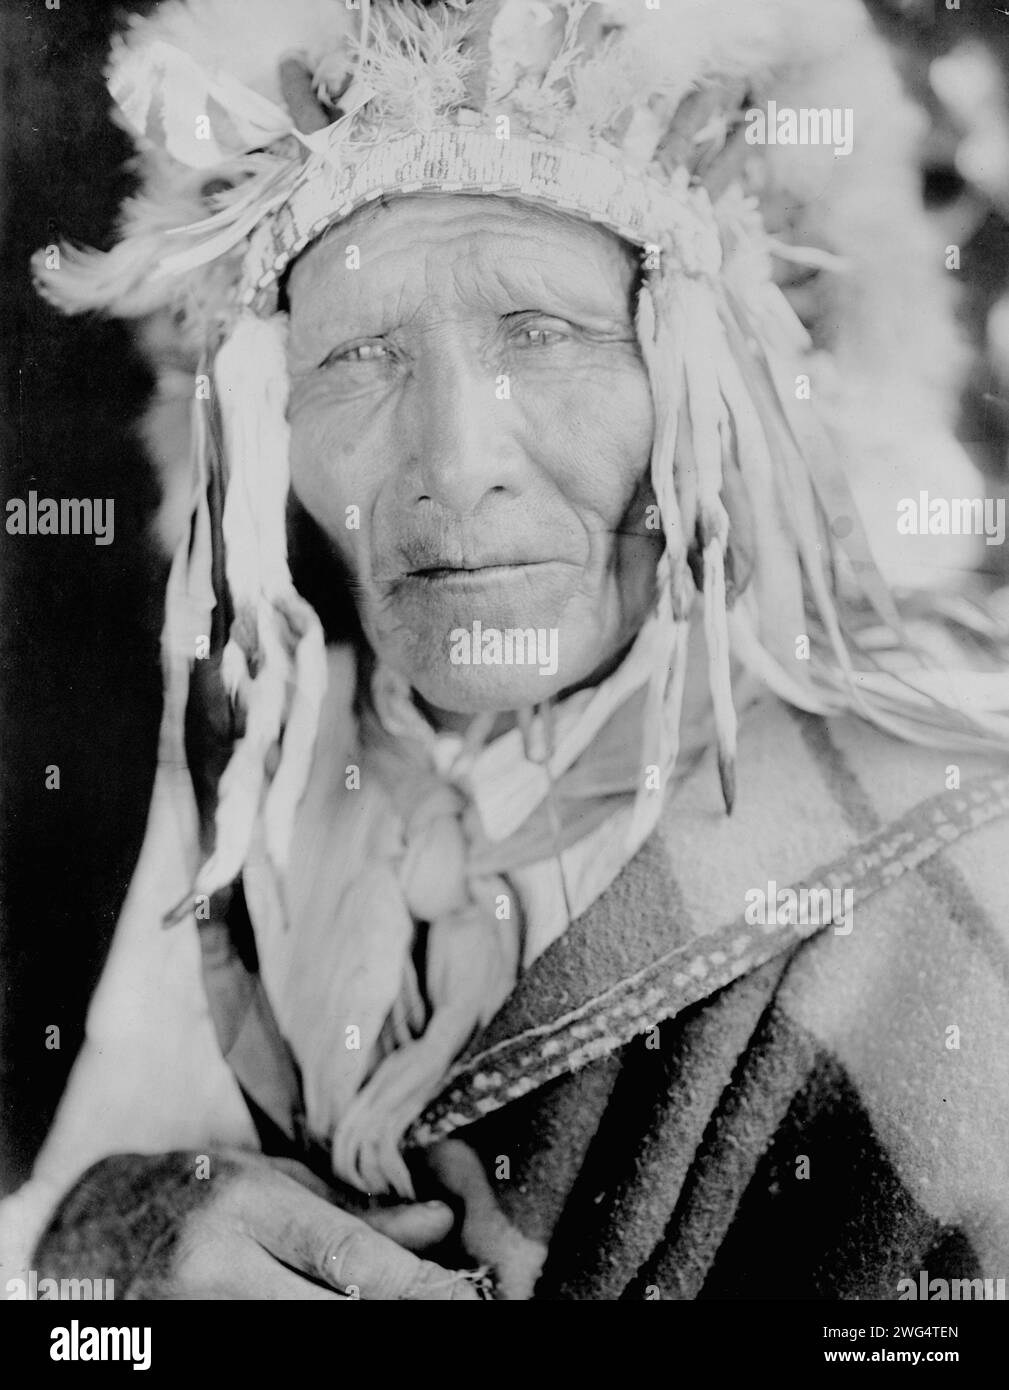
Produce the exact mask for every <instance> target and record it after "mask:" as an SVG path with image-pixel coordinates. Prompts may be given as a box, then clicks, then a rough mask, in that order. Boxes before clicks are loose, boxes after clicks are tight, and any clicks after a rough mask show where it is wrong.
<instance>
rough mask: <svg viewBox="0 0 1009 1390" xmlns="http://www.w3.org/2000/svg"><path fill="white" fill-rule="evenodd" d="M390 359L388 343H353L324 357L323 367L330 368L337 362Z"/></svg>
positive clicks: (390, 352)
mask: <svg viewBox="0 0 1009 1390" xmlns="http://www.w3.org/2000/svg"><path fill="white" fill-rule="evenodd" d="M390 357H392V349H391V348H390V347H389V344H388V343H382V342H375V341H373V342H368V343H353V344H352V345H351V346H350V347H347V348H337V349H336V350H335V351H333V352H331V353H330V354H329V356H328V357H326V358H325V359H324V360H323V362H322V366H323V367H331V366H333V365H334V364H335V363H337V362H383V361H386V360H387V359H388V358H390Z"/></svg>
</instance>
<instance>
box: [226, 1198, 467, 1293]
mask: <svg viewBox="0 0 1009 1390" xmlns="http://www.w3.org/2000/svg"><path fill="white" fill-rule="evenodd" d="M243 1217H244V1220H245V1222H246V1223H247V1229H248V1230H249V1232H250V1234H251V1235H253V1236H254V1237H255V1239H256V1240H257V1241H258V1242H259V1244H260V1245H262V1246H263V1247H264V1248H265V1249H266V1250H268V1251H269V1252H270V1253H271V1254H272V1255H274V1256H275V1257H276V1258H277V1259H278V1260H281V1261H282V1262H283V1263H284V1264H286V1265H289V1266H291V1267H292V1268H293V1269H295V1270H299V1271H300V1272H301V1273H303V1274H307V1275H308V1277H309V1278H310V1279H315V1280H318V1281H319V1283H322V1284H326V1285H328V1286H329V1287H330V1288H333V1289H336V1290H337V1291H338V1292H344V1291H346V1290H347V1289H356V1290H357V1291H358V1293H359V1296H360V1297H361V1298H363V1299H370V1300H375V1301H380V1302H381V1301H392V1300H397V1299H434V1300H445V1301H448V1300H462V1301H465V1302H469V1301H478V1299H479V1295H478V1294H477V1292H476V1289H475V1288H474V1287H473V1285H472V1284H471V1283H470V1282H469V1281H468V1280H467V1279H466V1278H465V1277H464V1276H463V1275H461V1274H458V1273H455V1272H454V1271H452V1270H447V1269H442V1268H441V1266H440V1265H434V1264H430V1263H428V1261H426V1260H419V1259H418V1258H417V1256H416V1255H412V1254H411V1253H410V1251H409V1250H404V1249H403V1248H402V1247H401V1246H399V1245H397V1244H396V1242H395V1241H393V1240H390V1239H389V1238H388V1236H384V1235H382V1234H381V1232H379V1231H373V1230H372V1229H371V1227H370V1226H367V1225H366V1224H365V1223H364V1222H363V1221H361V1220H360V1219H359V1218H358V1217H356V1216H350V1215H349V1214H348V1213H347V1212H344V1211H341V1210H340V1209H339V1208H338V1207H334V1206H331V1205H330V1204H329V1203H328V1202H324V1201H323V1200H322V1199H321V1198H319V1197H316V1196H314V1194H313V1193H311V1192H308V1191H307V1190H306V1189H305V1188H303V1187H300V1186H299V1185H298V1184H297V1183H295V1182H293V1181H292V1180H291V1179H290V1178H287V1177H285V1176H284V1175H283V1174H282V1173H277V1174H275V1181H272V1182H269V1183H264V1184H262V1185H257V1187H256V1189H255V1191H254V1193H253V1194H252V1196H251V1197H250V1198H249V1201H248V1203H247V1205H246V1209H245V1211H244V1213H243Z"/></svg>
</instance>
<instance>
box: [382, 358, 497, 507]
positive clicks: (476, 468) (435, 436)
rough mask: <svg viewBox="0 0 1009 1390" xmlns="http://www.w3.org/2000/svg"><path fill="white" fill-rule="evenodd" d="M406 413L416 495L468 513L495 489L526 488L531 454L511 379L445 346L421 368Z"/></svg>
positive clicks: (419, 498) (413, 484)
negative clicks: (518, 428) (519, 435)
mask: <svg viewBox="0 0 1009 1390" xmlns="http://www.w3.org/2000/svg"><path fill="white" fill-rule="evenodd" d="M407 413H408V416H409V418H408V419H407V420H406V421H405V422H404V424H405V427H406V429H407V430H409V431H410V433H411V435H412V437H413V449H412V450H411V454H412V458H411V462H412V464H413V467H414V469H415V475H414V477H413V478H412V479H411V486H412V487H413V489H414V497H415V500H417V501H423V500H425V499H429V500H430V501H432V502H435V503H437V504H438V505H439V506H440V507H443V508H444V509H445V510H446V511H452V512H455V513H456V514H457V515H458V516H469V515H471V514H472V513H474V512H476V511H477V510H478V508H479V507H480V504H481V503H482V502H483V501H484V499H485V498H486V497H488V496H489V495H491V494H493V493H497V494H512V495H515V494H516V493H517V492H519V491H520V490H521V487H522V470H523V466H524V453H523V450H522V448H521V445H520V444H519V441H518V440H517V439H516V438H515V435H514V428H513V427H514V424H515V415H514V406H513V403H512V401H511V399H510V390H509V383H508V380H507V378H506V377H504V376H501V375H496V374H495V373H494V371H493V370H492V369H491V368H489V367H484V366H482V365H481V364H479V363H474V362H473V361H472V360H469V361H467V360H463V359H462V355H461V354H456V353H452V352H445V353H444V354H440V355H439V358H438V360H437V361H436V362H433V363H431V364H429V365H428V366H427V367H426V369H425V370H424V371H423V372H420V373H418V374H417V376H416V378H415V380H414V391H413V392H412V400H411V401H410V403H409V406H408V412H407Z"/></svg>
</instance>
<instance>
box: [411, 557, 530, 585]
mask: <svg viewBox="0 0 1009 1390" xmlns="http://www.w3.org/2000/svg"><path fill="white" fill-rule="evenodd" d="M546 563H547V562H546V561H544V560H507V561H501V560H492V561H489V562H488V563H486V564H472V565H425V566H424V567H423V568H422V569H415V570H411V571H410V578H411V579H455V578H460V579H465V578H467V577H472V578H474V579H476V578H480V579H483V580H487V579H495V578H505V577H507V576H508V575H509V574H514V573H516V572H517V571H519V570H524V569H529V568H531V567H532V566H534V565H540V564H546Z"/></svg>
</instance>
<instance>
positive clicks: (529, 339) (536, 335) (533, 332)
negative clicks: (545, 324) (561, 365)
mask: <svg viewBox="0 0 1009 1390" xmlns="http://www.w3.org/2000/svg"><path fill="white" fill-rule="evenodd" d="M521 336H522V338H523V339H524V340H525V342H526V344H527V345H528V346H529V347H550V346H551V345H552V344H553V343H559V342H562V341H563V339H564V334H563V333H558V332H556V331H555V330H554V329H551V328H523V329H522V333H521Z"/></svg>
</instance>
